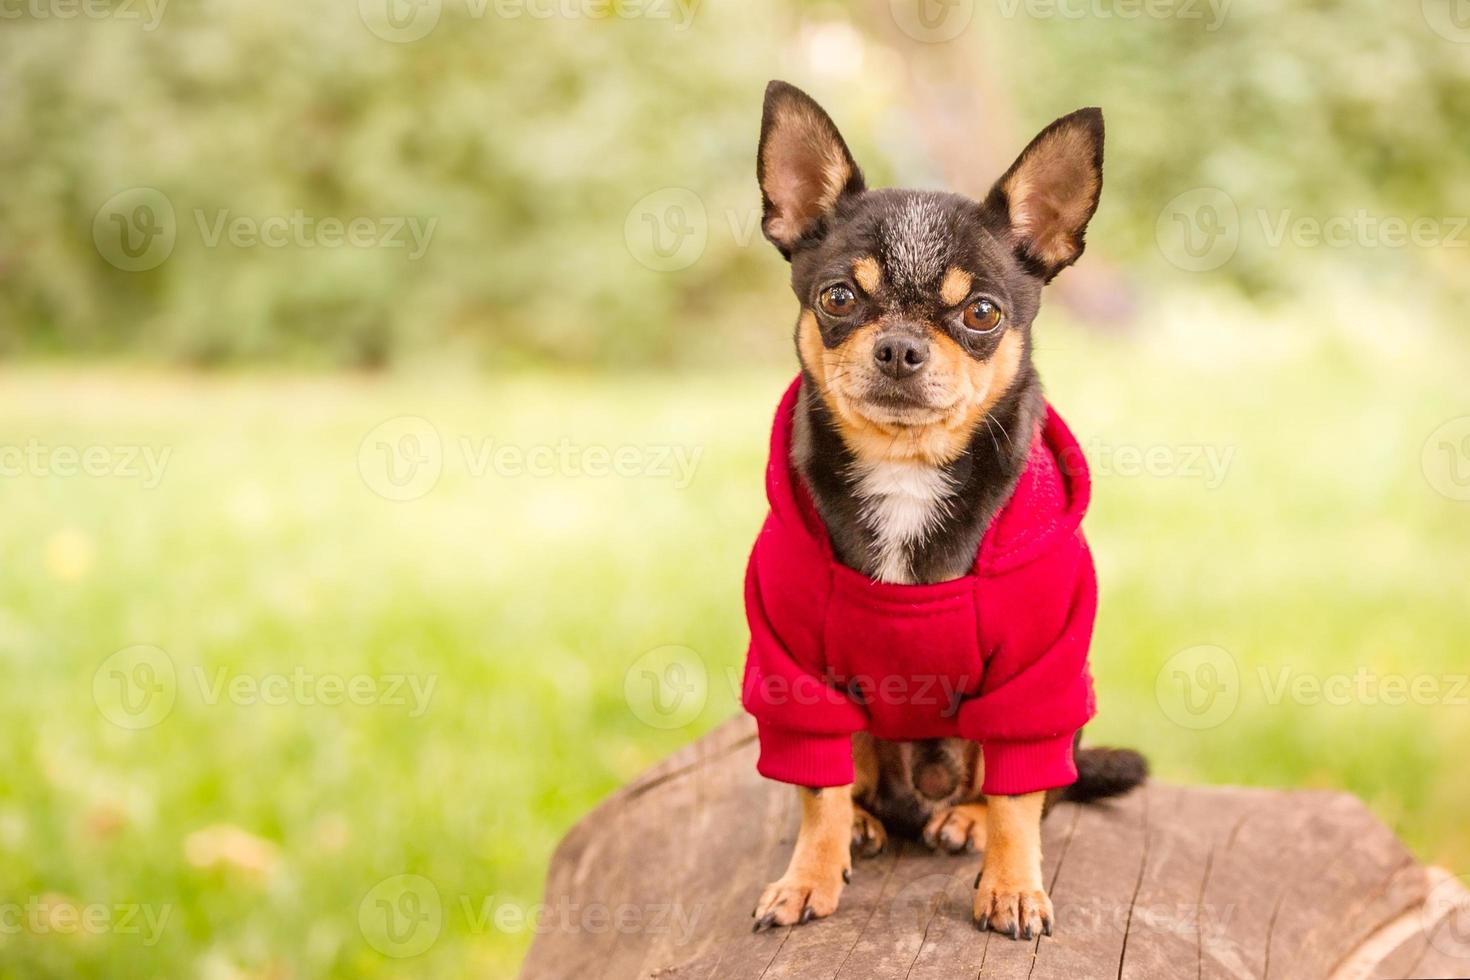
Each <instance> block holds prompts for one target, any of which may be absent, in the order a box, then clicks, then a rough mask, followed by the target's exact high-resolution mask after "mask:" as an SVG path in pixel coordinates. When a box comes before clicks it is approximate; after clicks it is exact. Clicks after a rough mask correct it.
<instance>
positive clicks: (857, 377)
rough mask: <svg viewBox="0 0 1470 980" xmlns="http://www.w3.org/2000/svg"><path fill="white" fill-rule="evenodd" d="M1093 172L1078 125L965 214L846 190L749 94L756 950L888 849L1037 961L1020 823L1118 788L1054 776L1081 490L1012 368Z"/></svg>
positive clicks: (1092, 136) (1074, 626)
mask: <svg viewBox="0 0 1470 980" xmlns="http://www.w3.org/2000/svg"><path fill="white" fill-rule="evenodd" d="M976 138H977V139H983V138H984V136H983V134H977V135H976ZM1102 159H1103V118H1102V113H1101V112H1100V111H1099V110H1097V109H1082V110H1079V111H1077V112H1074V113H1072V114H1071V115H1068V116H1065V117H1063V118H1061V119H1058V120H1057V121H1056V122H1054V123H1052V124H1051V125H1050V126H1048V127H1047V128H1046V129H1044V130H1043V131H1042V132H1041V133H1040V135H1038V136H1037V137H1036V138H1035V139H1034V140H1033V141H1032V142H1031V144H1030V145H1029V146H1027V147H1026V149H1025V150H1024V151H1023V152H1022V153H1021V155H1020V157H1019V158H1018V159H1017V160H1016V162H1015V163H1014V164H1013V165H1012V166H1011V168H1010V169H1009V170H1008V171H1007V172H1006V173H1005V174H1004V175H1003V176H1002V177H1001V178H1000V179H999V181H998V182H997V183H996V184H995V186H994V188H993V189H992V190H991V191H990V193H989V195H988V196H987V197H986V198H985V200H983V201H973V200H970V199H968V198H965V197H962V196H959V195H956V194H947V193H938V192H931V191H913V190H896V189H883V190H869V189H867V187H866V185H865V183H864V180H863V175H862V172H861V171H860V170H859V168H858V166H857V164H856V163H855V162H854V160H853V157H852V154H851V153H850V152H849V150H848V147H847V145H846V143H845V142H844V141H843V139H842V136H841V135H840V134H839V133H838V130H837V127H836V126H835V125H834V124H833V122H832V120H831V119H830V118H829V117H828V115H827V113H826V112H824V111H823V110H822V108H821V107H820V106H818V105H817V103H816V102H815V101H813V100H812V99H811V98H810V97H809V96H807V95H806V94H805V93H803V92H801V91H800V90H798V89H796V88H794V87H792V86H791V85H788V84H786V83H784V82H779V81H775V82H772V83H771V84H770V86H769V87H768V88H767V90H766V97H765V106H764V113H763V118H762V122H761V134H760V147H759V152H758V155H757V173H758V178H759V183H760V188H761V195H762V202H763V222H762V228H763V230H764V232H765V235H766V237H767V238H768V239H769V240H770V241H771V242H772V243H773V244H774V245H775V246H776V248H777V249H778V250H779V251H780V253H781V255H782V256H783V257H785V258H786V259H787V260H788V261H789V262H790V264H791V285H792V288H793V290H794V291H795V293H796V297H797V299H798V301H799V302H800V306H801V309H800V314H799V316H798V318H797V323H796V337H795V340H796V350H797V354H798V357H799V360H800V362H801V372H800V375H799V377H798V378H797V380H796V381H795V382H794V383H793V385H792V387H791V389H790V390H789V391H788V392H787V397H786V399H785V400H784V401H783V403H782V407H781V409H780V410H779V411H778V413H777V420H776V426H775V432H774V433H773V437H772V444H771V446H772V448H771V460H770V463H769V467H768V471H767V491H768V495H769V496H770V498H771V506H772V511H771V515H770V517H768V519H767V522H766V525H765V527H764V528H763V529H762V531H761V535H760V537H759V538H758V539H757V543H756V548H755V551H754V552H753V554H752V560H751V566H750V570H749V572H748V574H747V584H746V601H747V613H748V617H749V619H750V623H751V633H752V637H751V652H750V655H749V657H748V659H747V665H746V677H745V689H744V698H743V699H744V702H745V705H746V707H747V709H748V710H749V711H750V712H751V713H752V714H753V715H755V717H756V719H757V722H758V723H759V728H760V737H761V762H760V770H761V772H762V773H763V774H765V775H767V776H768V777H770V778H773V779H777V780H780V781H784V782H788V783H792V784H794V785H795V786H796V787H797V793H798V795H799V798H800V810H801V828H800V831H799V834H798V837H797V841H796V846H795V850H794V853H793V855H792V858H791V861H790V865H789V867H788V869H787V871H786V873H785V874H784V875H783V876H782V877H781V879H780V880H778V881H776V882H774V883H773V884H771V885H770V886H769V887H767V888H766V890H765V892H764V894H763V895H762V896H761V897H760V900H759V902H758V904H757V906H756V908H755V912H754V915H755V917H756V926H755V928H756V931H757V932H759V931H762V930H764V929H766V928H769V927H772V926H777V925H782V926H784V925H794V924H799V923H804V922H807V921H810V920H811V919H813V918H821V917H823V916H827V915H830V914H832V913H833V912H835V911H836V909H837V906H838V902H839V899H840V896H841V893H842V889H843V886H844V884H845V883H846V882H848V881H850V880H851V868H852V857H853V856H864V857H866V856H872V855H875V854H877V853H879V852H880V851H882V850H883V849H884V848H885V846H886V843H887V840H888V835H889V834H890V833H893V834H896V835H902V836H909V837H914V838H917V839H920V840H922V841H923V843H925V844H927V845H928V846H929V847H931V848H933V849H936V850H943V851H947V852H950V853H966V852H984V865H983V871H982V872H981V874H980V875H979V877H978V878H977V880H976V890H975V897H974V917H975V922H976V924H977V926H978V927H979V928H981V929H982V930H983V929H987V928H988V929H992V930H995V931H997V932H1000V933H1003V934H1006V935H1008V936H1010V937H1011V938H1013V939H1015V938H1025V939H1030V938H1032V937H1034V936H1037V935H1040V934H1042V933H1046V934H1050V933H1051V930H1052V926H1053V921H1052V920H1053V910H1052V905H1051V901H1050V899H1049V898H1048V897H1047V894H1046V889H1045V887H1044V883H1043V881H1042V876H1041V831H1040V822H1041V819H1042V816H1043V813H1044V811H1045V809H1046V808H1047V806H1048V805H1049V804H1050V803H1051V802H1053V801H1055V800H1057V799H1072V800H1078V801H1086V800H1091V799H1097V798H1101V797H1105V796H1111V795H1115V794H1118V793H1121V792H1124V791H1126V790H1128V789H1130V788H1131V787H1133V786H1135V785H1137V784H1139V783H1140V782H1142V781H1143V779H1144V778H1145V776H1146V766H1145V763H1144V760H1143V758H1142V757H1141V756H1139V755H1138V754H1137V753H1135V752H1131V751H1127V750H1110V749H1087V750H1079V749H1078V748H1077V741H1078V739H1079V738H1080V733H1081V727H1082V725H1083V724H1084V723H1085V722H1086V721H1087V720H1088V719H1090V718H1091V717H1092V714H1093V712H1094V703H1093V696H1092V686H1091V680H1090V677H1089V675H1088V672H1087V666H1086V655H1087V646H1088V644H1089V642H1090V638H1091V632H1092V622H1093V618H1094V613H1095V601H1096V586H1095V580H1094V578H1093V567H1092V562H1091V558H1090V555H1089V553H1088V552H1087V547H1086V544H1085V541H1084V540H1083V539H1082V536H1081V532H1080V530H1079V529H1078V522H1079V521H1080V518H1081V514H1082V511H1083V510H1085V507H1086V503H1087V499H1088V494H1089V484H1088V479H1087V474H1086V467H1085V463H1084V462H1083V461H1082V458H1081V453H1080V450H1078V448H1077V444H1076V442H1075V440H1073V439H1072V437H1071V435H1070V433H1069V432H1067V430H1066V427H1065V425H1063V424H1062V422H1061V420H1060V418H1058V417H1056V415H1055V413H1054V412H1053V411H1052V410H1051V409H1050V407H1049V406H1048V405H1047V403H1046V401H1045V399H1044V398H1043V396H1042V393H1041V387H1040V382H1039V380H1038V377H1037V373H1036V369H1035V367H1034V366H1033V364H1032V360H1031V350H1032V342H1031V323H1032V320H1033V318H1034V317H1035V316H1036V313H1037V308H1038V305H1039V300H1040V296H1041V292H1042V287H1043V286H1044V285H1045V284H1046V283H1048V282H1050V281H1051V279H1052V278H1053V277H1054V276H1056V274H1057V273H1058V272H1060V271H1061V270H1062V269H1064V268H1066V267H1067V266H1068V265H1071V264H1072V263H1073V262H1075V261H1076V260H1077V258H1078V256H1079V255H1081V254H1082V248H1083V233H1084V231H1085V229H1086V227H1087V224H1088V221H1089V220H1090V219H1091V217H1092V215H1093V212H1094V211H1095V210H1096V208H1097V204H1098V197H1099V194H1100V192H1101V189H1102ZM926 686H927V690H921V688H924V687H926Z"/></svg>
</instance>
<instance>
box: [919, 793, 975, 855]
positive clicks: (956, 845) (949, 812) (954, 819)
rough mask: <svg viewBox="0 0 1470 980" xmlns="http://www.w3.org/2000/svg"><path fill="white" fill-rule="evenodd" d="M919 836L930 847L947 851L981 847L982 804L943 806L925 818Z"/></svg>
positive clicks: (965, 850) (954, 851)
mask: <svg viewBox="0 0 1470 980" xmlns="http://www.w3.org/2000/svg"><path fill="white" fill-rule="evenodd" d="M923 839H924V843H925V844H927V845H928V846H929V847H930V849H932V850H935V851H937V850H939V849H940V848H943V849H944V850H946V851H948V852H949V853H951V854H959V853H961V852H970V851H983V850H985V804H984V803H961V804H960V805H959V806H951V807H945V808H944V809H943V810H940V811H939V812H938V813H936V814H934V816H932V817H930V818H929V822H928V824H926V825H925V826H924V835H923Z"/></svg>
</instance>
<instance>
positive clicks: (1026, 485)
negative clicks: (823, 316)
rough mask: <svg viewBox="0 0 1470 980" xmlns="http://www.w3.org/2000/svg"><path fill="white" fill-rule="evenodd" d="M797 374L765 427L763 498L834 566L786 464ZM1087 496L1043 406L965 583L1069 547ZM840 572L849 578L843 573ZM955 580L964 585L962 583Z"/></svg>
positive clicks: (1074, 455)
mask: <svg viewBox="0 0 1470 980" xmlns="http://www.w3.org/2000/svg"><path fill="white" fill-rule="evenodd" d="M801 380H802V379H801V376H800V375H798V376H797V377H796V379H795V380H794V381H792V382H791V384H790V386H789V387H787V389H786V393H785V395H783V396H782V398H781V403H780V404H779V405H778V406H777V408H776V418H775V423H774V424H773V425H772V427H771V450H770V453H771V454H770V459H769V460H768V461H767V463H766V498H767V499H768V500H769V502H770V505H771V516H772V517H773V518H775V519H776V520H777V521H779V522H780V523H781V524H783V525H785V526H786V529H787V530H788V531H794V532H797V536H799V537H801V538H804V539H806V541H805V543H806V545H807V546H808V547H810V548H811V549H814V550H816V551H819V552H820V553H821V556H822V557H823V558H825V559H826V560H827V561H829V562H834V563H835V558H834V556H833V552H832V544H831V540H830V538H829V537H828V535H827V528H826V526H825V525H824V524H823V523H822V519H821V516H820V515H819V513H818V512H817V508H816V504H815V503H814V502H813V501H812V499H811V495H810V493H809V492H808V491H807V489H806V486H805V485H804V484H803V483H802V482H801V478H800V477H799V476H798V474H797V472H796V469H795V467H794V466H793V465H792V462H791V439H792V431H793V424H794V420H795V417H796V404H797V395H798V393H799V392H800V390H801ZM1091 497H1092V481H1091V476H1090V474H1089V473H1088V469H1087V461H1086V459H1085V458H1084V457H1083V455H1082V449H1081V447H1080V446H1079V445H1078V444H1077V439H1076V437H1075V436H1073V435H1072V432H1071V430H1070V429H1068V428H1067V426H1066V423H1064V422H1063V421H1062V418H1061V416H1060V415H1058V414H1057V413H1056V410H1055V409H1054V408H1052V406H1051V404H1050V403H1048V404H1047V406H1046V418H1045V419H1044V420H1043V421H1042V423H1041V424H1040V425H1039V426H1038V427H1037V431H1036V433H1035V434H1034V435H1033V436H1032V440H1031V449H1030V452H1029V453H1028V455H1027V458H1026V462H1025V464H1024V466H1023V467H1022V470H1021V476H1020V478H1019V480H1018V481H1017V483H1016V488H1015V490H1014V491H1013V492H1012V494H1011V497H1010V499H1009V500H1008V501H1007V502H1006V504H1005V506H1003V507H1002V508H1001V509H1000V511H999V512H998V513H997V514H996V516H995V518H994V519H993V520H992V521H991V522H990V526H989V527H988V528H986V530H985V534H984V536H983V537H982V538H981V540H980V549H979V553H978V554H977V556H976V560H975V566H974V568H973V570H972V572H971V576H967V577H973V576H976V575H978V576H993V575H1001V574H1004V573H1006V572H1009V571H1011V570H1013V569H1016V568H1020V567H1021V566H1023V565H1026V564H1028V563H1030V562H1032V561H1035V560H1036V559H1037V558H1040V557H1041V556H1043V555H1045V554H1047V553H1048V552H1049V551H1051V550H1052V549H1054V548H1056V547H1058V546H1060V545H1063V544H1070V543H1071V542H1073V541H1074V540H1075V539H1076V537H1077V536H1078V534H1079V530H1078V529H1079V527H1080V526H1081V523H1082V517H1083V515H1084V514H1086V512H1087V505H1088V502H1089V501H1090V500H1091ZM842 571H844V572H850V571H851V570H850V569H847V568H846V567H845V566H844V567H842ZM960 581H963V579H961V580H960ZM872 584H873V585H874V586H879V587H883V588H892V589H896V590H909V591H913V590H933V589H935V588H943V587H944V586H945V585H946V583H937V585H889V584H887V583H878V582H873V583H872Z"/></svg>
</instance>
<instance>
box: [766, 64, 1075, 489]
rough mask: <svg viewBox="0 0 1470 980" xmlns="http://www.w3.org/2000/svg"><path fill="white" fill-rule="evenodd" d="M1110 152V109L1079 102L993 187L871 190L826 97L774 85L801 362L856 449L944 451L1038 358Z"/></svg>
mask: <svg viewBox="0 0 1470 980" xmlns="http://www.w3.org/2000/svg"><path fill="white" fill-rule="evenodd" d="M977 138H983V137H979V136H977ZM1102 156H1103V119H1102V112H1101V111H1100V110H1098V109H1081V110H1078V111H1077V112H1074V113H1072V114H1071V115H1069V116H1064V117H1063V118H1061V119H1058V120H1057V121H1056V122H1054V123H1052V124H1051V125H1050V126H1048V127H1047V128H1046V129H1044V130H1042V132H1041V134H1040V135H1038V136H1037V137H1036V138H1035V139H1034V140H1032V141H1031V144H1030V145H1029V146H1028V147H1026V149H1025V150H1024V151H1023V152H1022V153H1021V155H1020V157H1019V158H1018V159H1017V160H1016V162H1015V163H1014V164H1012V166H1011V168H1010V169H1009V170H1008V171H1006V173H1005V174H1004V176H1002V177H1001V178H1000V180H998V181H997V182H996V184H995V186H994V188H993V189H992V190H991V191H990V193H989V195H988V196H987V197H986V198H985V200H984V201H983V202H977V201H972V200H970V199H969V198H965V197H961V196H960V195H957V194H944V193H937V192H932V191H907V190H891V189H885V190H868V189H867V188H866V186H865V185H864V183H863V176H862V171H861V170H859V169H858V166H857V164H856V163H855V162H854V161H853V158H852V154H851V152H850V151H849V150H848V148H847V144H846V143H845V142H843V139H842V136H841V134H839V133H838V131H837V127H836V126H835V125H833V123H832V120H831V118H829V117H828V115H827V114H826V113H825V112H824V111H823V110H822V108H821V106H819V105H817V103H816V102H815V101H813V100H812V99H811V97H810V96H808V95H806V93H804V92H802V91H801V90H799V89H797V88H794V87H792V86H790V85H788V84H786V83H785V82H772V83H771V84H770V85H769V86H768V87H767V89H766V100H765V110H764V113H763V117H762V120H761V137H760V151H759V154H758V156H757V162H756V170H757V174H758V177H759V179H760V186H761V199H762V204H763V208H764V215H763V220H762V225H761V227H762V229H763V230H764V232H765V235H766V237H767V238H768V239H770V240H771V242H772V243H773V244H775V246H776V247H777V248H778V249H780V251H781V254H782V255H784V256H785V257H786V258H788V259H789V260H790V261H791V285H792V288H793V289H794V290H795V291H796V296H797V299H798V300H800V302H801V307H802V309H801V316H800V319H799V321H798V324H797V334H796V339H797V353H798V355H799V356H800V358H801V362H802V366H803V368H804V369H805V371H806V372H807V374H808V375H809V376H810V377H811V378H812V380H813V381H814V382H815V384H816V387H817V389H818V390H819V391H820V392H821V396H822V398H823V401H824V402H825V403H826V405H827V407H828V409H829V410H830V411H831V413H832V416H833V418H834V419H835V420H836V424H837V425H838V426H839V428H840V429H841V431H842V435H843V438H844V441H845V442H846V443H847V444H848V446H849V448H851V449H852V450H853V451H854V452H855V453H856V454H858V455H859V456H860V457H868V458H890V459H891V458H906V459H912V460H920V461H924V462H929V463H945V462H948V461H950V460H951V459H953V458H954V457H956V456H957V455H959V453H960V452H962V451H963V449H964V447H965V445H967V444H968V442H969V440H970V437H971V435H972V433H973V431H974V429H975V427H976V426H977V425H979V424H980V422H981V421H982V420H983V419H984V417H985V415H986V413H987V412H988V411H989V410H990V409H991V407H992V406H994V405H995V404H996V402H997V401H999V399H1000V398H1001V397H1002V396H1003V395H1004V394H1005V393H1006V392H1007V391H1008V390H1010V388H1011V387H1012V386H1013V385H1014V384H1015V383H1016V382H1017V379H1018V378H1021V377H1024V376H1025V375H1026V374H1027V373H1028V372H1029V370H1030V367H1029V358H1030V328H1031V321H1032V319H1033V318H1034V317H1035V316H1036V310H1037V306H1038V303H1039V300H1040V295H1041V287H1042V286H1043V285H1045V284H1046V283H1047V282H1049V281H1050V280H1051V278H1052V277H1053V276H1055V275H1056V274H1057V273H1058V272H1060V271H1061V270H1062V269H1064V268H1066V267H1067V266H1069V265H1071V264H1072V263H1073V262H1075V261H1076V260H1077V257H1078V256H1079V255H1081V254H1082V244H1083V242H1082V239H1083V232H1084V231H1085V229H1086V227H1087V222H1088V221H1089V219H1091V217H1092V214H1093V212H1094V211H1095V210H1096V209H1097V201H1098V194H1099V193H1100V192H1101V190H1102Z"/></svg>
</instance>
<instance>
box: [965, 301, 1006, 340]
mask: <svg viewBox="0 0 1470 980" xmlns="http://www.w3.org/2000/svg"><path fill="white" fill-rule="evenodd" d="M998 326H1000V307H999V306H996V305H995V304H994V303H992V302H991V301H990V300H988V299H977V300H975V302H973V303H971V304H970V305H969V306H967V307H965V327H966V329H969V330H974V331H975V332H976V333H989V332H990V331H992V330H994V329H995V328H996V327H998Z"/></svg>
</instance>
